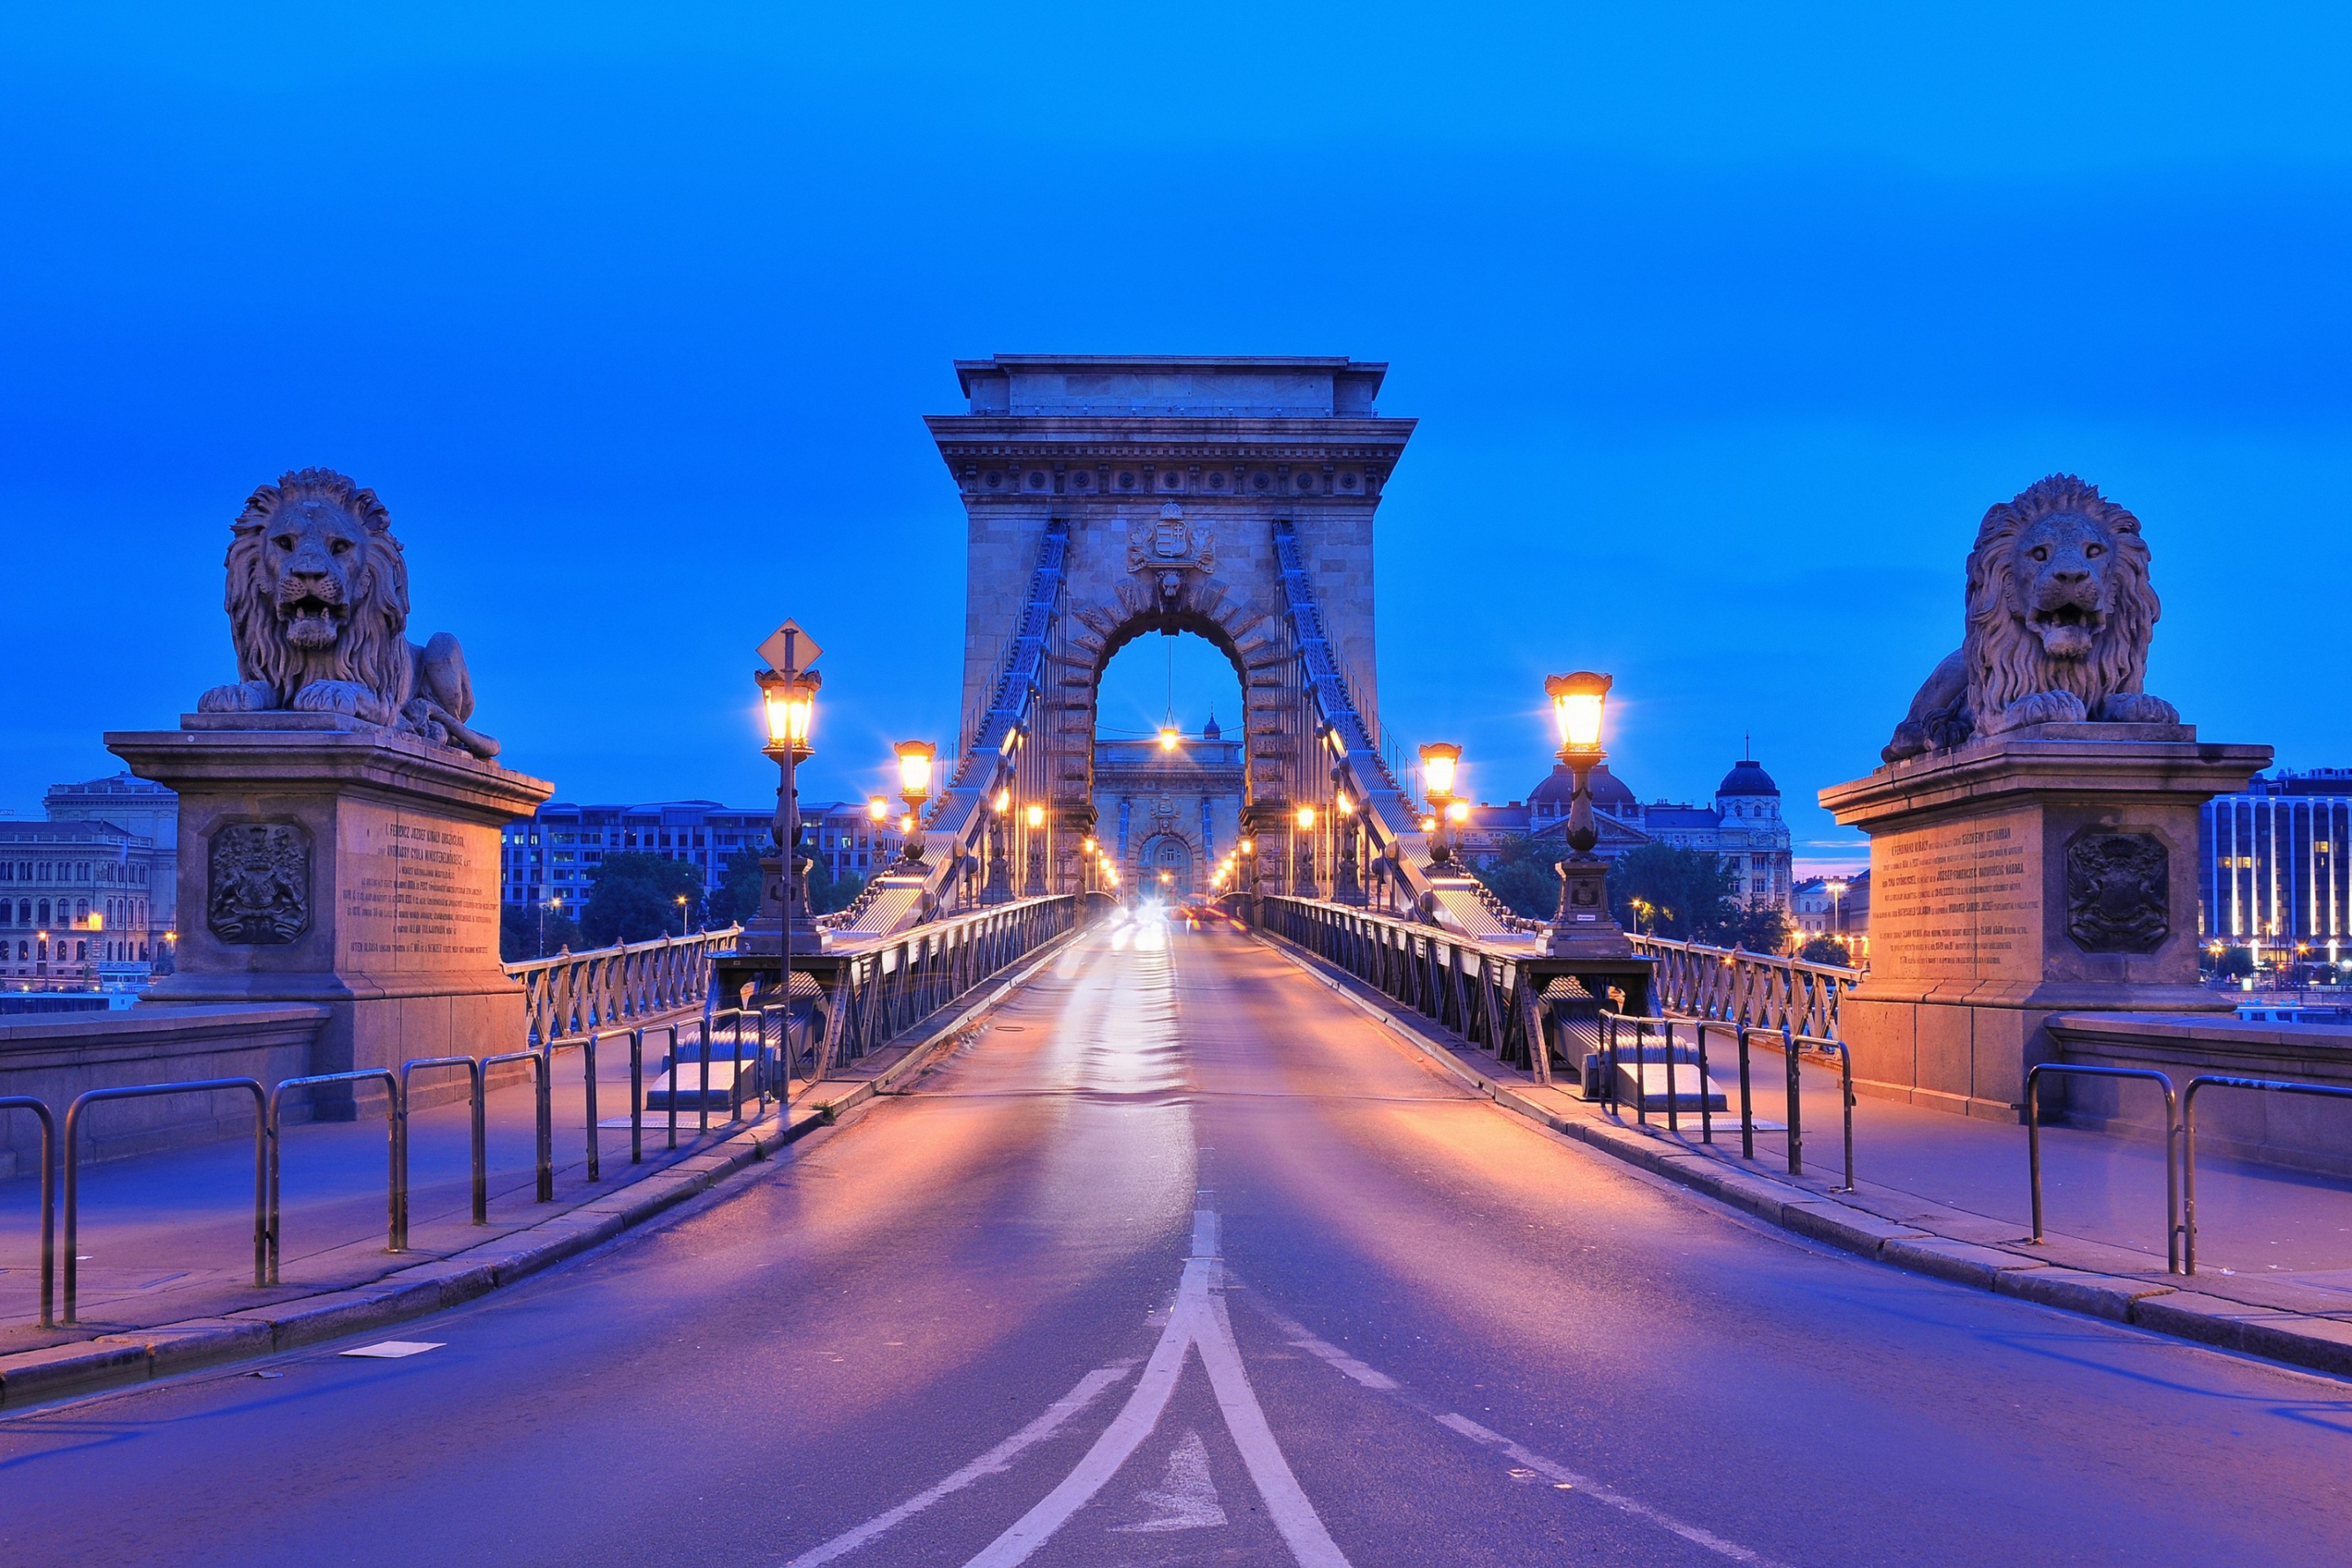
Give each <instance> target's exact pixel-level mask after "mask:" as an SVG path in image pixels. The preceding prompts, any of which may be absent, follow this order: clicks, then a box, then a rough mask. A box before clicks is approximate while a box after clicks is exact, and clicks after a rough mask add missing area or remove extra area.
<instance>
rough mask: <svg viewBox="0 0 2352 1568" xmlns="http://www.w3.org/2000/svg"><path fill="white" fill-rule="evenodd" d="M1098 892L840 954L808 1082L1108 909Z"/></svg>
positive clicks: (1036, 902) (938, 926)
mask: <svg viewBox="0 0 2352 1568" xmlns="http://www.w3.org/2000/svg"><path fill="white" fill-rule="evenodd" d="M1108 904H1109V900H1108V899H1107V898H1105V897H1104V896H1102V895H1100V894H1087V895H1085V896H1079V895H1075V894H1059V895H1055V896H1052V897H1047V898H1042V899H1023V900H1018V901H1016V902H1013V903H1010V904H1000V905H998V906H996V907H994V908H992V909H982V910H978V911H976V912H973V913H971V914H965V915H959V916H954V917H950V918H949V919H945V920H940V921H934V922H932V923H931V924H929V925H924V926H919V927H917V928H915V929H914V930H912V931H907V932H905V933H903V934H900V935H898V936H893V937H890V938H888V939H887V940H885V941H883V942H878V943H876V944H875V945H873V946H871V947H867V948H862V949H859V950H856V951H851V952H843V953H841V954H840V955H839V958H838V961H837V962H838V968H837V970H836V971H835V973H834V975H833V977H832V982H831V984H830V985H829V987H827V1004H828V1005H827V1008H826V1011H827V1013H828V1015H829V1017H828V1018H827V1021H826V1026H825V1027H824V1029H823V1030H822V1031H820V1032H819V1033H820V1038H819V1041H818V1043H817V1045H816V1046H815V1047H814V1060H813V1061H812V1063H811V1071H810V1076H811V1077H812V1078H823V1077H824V1075H825V1073H826V1072H827V1071H828V1070H829V1069H830V1068H833V1067H835V1066H837V1065H841V1064H845V1063H848V1062H854V1061H856V1060H857V1059H858V1058H861V1057H865V1056H868V1055H871V1054H872V1053H873V1052H875V1051H877V1050H879V1049H880V1048H881V1047H884V1046H886V1045H887V1044H889V1043H890V1041H891V1040H892V1039H893V1038H895V1037H898V1035H900V1034H902V1033H904V1032H905V1031H906V1030H907V1029H908V1028H910V1027H912V1026H914V1025H916V1024H918V1023H920V1022H921V1021H922V1020H923V1019H925V1018H928V1017H929V1016H932V1015H933V1014H935V1013H937V1012H939V1011H940V1009H941V1008H943V1007H947V1006H950V1005H952V1004H954V1003H955V1002H957V1001H959V1000H960V999H961V998H962V997H964V996H966V995H969V994H971V992H973V991H975V990H977V989H979V988H980V987H981V986H982V985H984V984H987V983H988V982H989V981H991V980H992V979H994V978H995V977H996V976H998V975H1000V974H1002V973H1004V972H1005V971H1006V970H1008V969H1011V968H1013V966H1014V965H1015V964H1018V963H1021V962H1022V961H1023V960H1024V959H1026V958H1028V957H1029V956H1030V955H1031V954H1033V953H1034V952H1037V951H1038V950H1039V949H1041V948H1043V947H1045V946H1046V945H1047V944H1048V943H1050V942H1054V941H1055V939H1056V938H1058V937H1061V936H1064V935H1066V934H1067V933H1068V932H1070V931H1075V930H1076V929H1077V928H1078V927H1079V926H1080V925H1082V924H1084V923H1086V921H1088V920H1090V919H1092V918H1093V917H1094V916H1095V915H1096V914H1097V913H1099V912H1100V910H1103V909H1104V908H1107V907H1108Z"/></svg>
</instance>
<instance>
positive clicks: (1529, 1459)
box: [1250, 1295, 1785, 1568]
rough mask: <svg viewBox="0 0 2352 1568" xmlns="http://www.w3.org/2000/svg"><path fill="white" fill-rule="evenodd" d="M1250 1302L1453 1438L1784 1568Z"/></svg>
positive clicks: (1719, 1547)
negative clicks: (1445, 1405) (1430, 1397)
mask: <svg viewBox="0 0 2352 1568" xmlns="http://www.w3.org/2000/svg"><path fill="white" fill-rule="evenodd" d="M1250 1304H1251V1305H1252V1306H1254V1307H1255V1308H1256V1309H1257V1310H1258V1312H1259V1313H1260V1315H1262V1316H1263V1317H1264V1318H1265V1320H1266V1321H1268V1322H1270V1323H1272V1324H1273V1325H1274V1326H1275V1327H1276V1329H1278V1330H1279V1331H1281V1332H1282V1335H1283V1337H1284V1338H1286V1339H1287V1340H1288V1341H1289V1342H1290V1343H1291V1345H1292V1346H1293V1347H1294V1348H1296V1349H1298V1350H1303V1351H1305V1352H1307V1354H1309V1355H1311V1356H1314V1357H1315V1358H1316V1359H1317V1360H1318V1361H1321V1362H1324V1363H1327V1364H1328V1365H1329V1366H1331V1367H1332V1368H1334V1369H1335V1370H1337V1371H1339V1372H1340V1373H1345V1374H1346V1375H1347V1376H1349V1377H1351V1378H1353V1379H1355V1380H1356V1381H1357V1382H1358V1383H1360V1384H1363V1385H1364V1386H1365V1387H1366V1388H1370V1389H1374V1390H1377V1391H1378V1392H1380V1393H1382V1394H1387V1395H1388V1396H1389V1397H1390V1398H1391V1399H1394V1400H1396V1401H1397V1402H1398V1403H1400V1404H1402V1405H1405V1406H1407V1407H1408V1408H1410V1409H1412V1410H1414V1411H1417V1412H1419V1413H1420V1414H1422V1415H1426V1416H1428V1417H1429V1418H1430V1419H1431V1420H1432V1421H1434V1422H1436V1423H1437V1424H1438V1425H1439V1426H1443V1427H1444V1428H1445V1429H1446V1430H1447V1431H1449V1432H1451V1433H1453V1434H1454V1436H1459V1437H1467V1438H1468V1439H1469V1440H1470V1441H1471V1442H1473V1443H1475V1444H1477V1445H1479V1446H1480V1447H1486V1448H1492V1449H1494V1450H1495V1451H1496V1453H1498V1454H1501V1455H1504V1456H1505V1457H1507V1458H1510V1459H1513V1460H1515V1461H1517V1463H1519V1464H1521V1465H1524V1466H1526V1467H1527V1468H1528V1469H1531V1470H1534V1471H1535V1472H1537V1473H1538V1475H1541V1476H1544V1477H1547V1478H1549V1479H1550V1480H1552V1481H1553V1482H1555V1483H1556V1484H1558V1485H1560V1486H1564V1487H1567V1488H1570V1489H1572V1490H1574V1491H1575V1492H1577V1493H1579V1494H1580V1495H1581V1496H1584V1497H1589V1498H1591V1500H1593V1501H1595V1502H1597V1503H1600V1504H1601V1505H1603V1506H1604V1507H1608V1508H1613V1509H1615V1510H1617V1511H1618V1512H1620V1513H1625V1514H1631V1515H1633V1517H1634V1518H1636V1519H1640V1520H1645V1521H1648V1522H1650V1523H1652V1524H1654V1525H1656V1526H1657V1527H1658V1528H1659V1529H1661V1530H1664V1531H1668V1532H1669V1533H1671V1534H1675V1535H1679V1536H1681V1537H1682V1538H1683V1539H1684V1540H1685V1541H1687V1542H1690V1543H1691V1544H1693V1545H1694V1546H1702V1547H1705V1548H1706V1550H1707V1551H1709V1552H1714V1553H1716V1554H1717V1556H1719V1557H1727V1558H1729V1559H1730V1560H1731V1561H1732V1562H1734V1563H1750V1564H1753V1565H1754V1568H1785V1565H1784V1564H1782V1563H1779V1562H1778V1561H1776V1560H1775V1559H1773V1558H1769V1557H1767V1556H1765V1555H1764V1554H1763V1553H1762V1552H1757V1551H1753V1550H1751V1549H1750V1548H1748V1547H1745V1546H1742V1545H1740V1544H1739V1543H1738V1542H1736V1541H1726V1540H1725V1539H1724V1538H1723V1537H1721V1536H1720V1535H1717V1534H1716V1533H1714V1532H1713V1531H1708V1530H1703V1529H1701V1528H1700V1527H1699V1526H1697V1525H1696V1524H1687V1523H1685V1522H1684V1521H1681V1520H1679V1519H1676V1518H1675V1517H1674V1515H1672V1514H1669V1513H1662V1512H1660V1511H1659V1510H1656V1509H1654V1508H1652V1507H1651V1506H1650V1505H1649V1504H1648V1503H1645V1502H1643V1500H1641V1499H1639V1498H1636V1497H1628V1496H1627V1495H1626V1494H1625V1493H1623V1492H1621V1491H1619V1490H1618V1489H1616V1488H1614V1487H1612V1486H1609V1485H1606V1484H1605V1483H1603V1482H1601V1481H1597V1480H1595V1479H1592V1478H1591V1477H1590V1476H1587V1475H1584V1474H1581V1473H1580V1472H1579V1471H1576V1470H1571V1469H1570V1468H1568V1467H1567V1466H1566V1465H1563V1464H1560V1463H1559V1461H1557V1460H1555V1459H1548V1458H1545V1457H1544V1456H1542V1455H1541V1454H1538V1453H1537V1452H1535V1451H1534V1450H1533V1449H1531V1448H1528V1447H1524V1446H1522V1445H1521V1444H1518V1443H1515V1442H1513V1441H1512V1440H1511V1439H1510V1438H1508V1437H1506V1436H1503V1435H1502V1434H1501V1433H1499V1432H1496V1431H1493V1430H1491V1429H1489V1428H1487V1427H1485V1426H1480V1425H1478V1423H1476V1422H1475V1421H1473V1420H1471V1419H1470V1417H1468V1416H1467V1415H1462V1414H1461V1413H1460V1412H1458V1411H1453V1410H1440V1409H1439V1408H1438V1407H1437V1406H1436V1405H1433V1404H1431V1403H1430V1402H1429V1401H1427V1400H1425V1399H1423V1398H1422V1397H1421V1396H1420V1395H1419V1394H1415V1393H1413V1392H1412V1390H1411V1389H1408V1388H1406V1387H1405V1386H1404V1384H1401V1383H1399V1382H1398V1381H1397V1380H1396V1379H1394V1378H1392V1377H1391V1376H1389V1375H1388V1374H1387V1373H1383V1372H1379V1371H1376V1370H1375V1369H1373V1368H1371V1367H1369V1366H1366V1365H1365V1364H1364V1363H1362V1362H1360V1361H1358V1360H1357V1359H1356V1358H1355V1357H1354V1356H1351V1355H1349V1353H1348V1352H1346V1351H1343V1350H1341V1349H1340V1348H1339V1346H1337V1345H1335V1344H1332V1343H1330V1342H1328V1341H1325V1340H1321V1339H1318V1338H1317V1337H1316V1336H1315V1334H1314V1333H1313V1332H1312V1331H1309V1330H1308V1329H1307V1326H1306V1325H1305V1324H1303V1323H1298V1322H1296V1321H1292V1320H1291V1319H1289V1318H1287V1317H1286V1316H1284V1315H1283V1314H1282V1313H1281V1312H1279V1311H1277V1310H1275V1309H1274V1308H1273V1307H1271V1306H1268V1305H1267V1304H1266V1303H1265V1301H1263V1300H1258V1299H1257V1298H1256V1297H1255V1295H1253V1297H1252V1298H1251V1303H1250Z"/></svg>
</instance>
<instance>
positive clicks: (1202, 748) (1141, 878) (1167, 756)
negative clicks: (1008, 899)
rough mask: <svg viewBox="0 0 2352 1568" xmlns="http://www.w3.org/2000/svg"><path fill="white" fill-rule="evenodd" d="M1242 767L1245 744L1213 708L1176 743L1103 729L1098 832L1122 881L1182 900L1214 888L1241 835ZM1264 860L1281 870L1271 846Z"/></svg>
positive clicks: (1263, 864)
mask: <svg viewBox="0 0 2352 1568" xmlns="http://www.w3.org/2000/svg"><path fill="white" fill-rule="evenodd" d="M1243 773H1244V762H1243V758H1242V747H1241V742H1239V741H1228V740H1226V739H1225V738H1224V731H1223V729H1222V728H1221V727H1220V726H1219V725H1218V723H1217V719H1216V715H1215V714H1213V713H1212V714H1211V715H1210V716H1209V719H1208V721H1207V722H1206V723H1204V724H1202V726H1201V730H1200V732H1199V733H1198V734H1195V735H1184V734H1181V733H1180V734H1179V736H1178V738H1177V742H1176V744H1175V745H1174V746H1173V747H1170V746H1167V745H1165V744H1163V743H1162V742H1160V740H1159V739H1158V738H1152V739H1147V740H1133V741H1129V740H1106V739H1104V738H1103V737H1101V736H1099V735H1097V737H1096V738H1095V777H1094V792H1095V793H1094V805H1095V837H1096V839H1097V842H1098V843H1100V844H1101V845H1102V847H1104V848H1105V849H1107V850H1108V851H1109V853H1110V854H1111V856H1112V858H1113V860H1114V862H1115V863H1116V864H1117V865H1118V874H1119V881H1120V885H1121V886H1123V887H1128V888H1133V889H1139V890H1144V891H1149V890H1150V889H1153V888H1155V887H1164V888H1166V889H1168V891H1169V892H1170V894H1171V896H1173V897H1177V898H1185V897H1190V896H1192V894H1194V893H1199V892H1205V891H1207V889H1208V882H1209V878H1210V876H1211V875H1212V873H1213V870H1214V868H1215V867H1216V864H1217V862H1218V861H1219V860H1221V859H1223V858H1224V857H1225V855H1226V853H1227V852H1228V851H1229V850H1231V849H1232V848H1233V847H1234V845H1235V844H1236V843H1238V842H1239V841H1240V838H1241V814H1242V789H1243ZM1258 862H1259V869H1260V871H1261V873H1262V874H1263V875H1264V876H1265V877H1267V878H1272V877H1273V876H1274V875H1275V874H1276V870H1277V868H1278V861H1277V860H1276V858H1269V857H1268V856H1267V855H1266V853H1265V851H1260V853H1259V856H1258ZM1017 872H1018V868H1016V874H1017ZM1163 877H1164V878H1165V879H1166V880H1165V881H1164V882H1163V881H1162V880H1161V879H1162V878H1163Z"/></svg>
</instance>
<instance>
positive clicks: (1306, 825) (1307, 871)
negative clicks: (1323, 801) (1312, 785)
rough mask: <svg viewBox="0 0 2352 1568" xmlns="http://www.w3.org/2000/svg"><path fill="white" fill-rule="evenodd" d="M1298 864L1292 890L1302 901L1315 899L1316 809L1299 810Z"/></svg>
mask: <svg viewBox="0 0 2352 1568" xmlns="http://www.w3.org/2000/svg"><path fill="white" fill-rule="evenodd" d="M1297 844H1298V850H1297V866H1296V868H1295V869H1294V874H1293V878H1292V881H1291V888H1290V890H1291V892H1292V893H1293V894H1295V895H1296V896H1297V897H1299V898H1302V899H1311V898H1313V897H1315V808H1314V807H1313V806H1312V805H1302V806H1300V807H1299V808H1298V836H1297Z"/></svg>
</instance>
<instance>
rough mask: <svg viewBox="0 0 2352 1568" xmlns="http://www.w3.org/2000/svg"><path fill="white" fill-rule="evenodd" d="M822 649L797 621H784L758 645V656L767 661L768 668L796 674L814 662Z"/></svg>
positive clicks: (787, 673)
mask: <svg viewBox="0 0 2352 1568" xmlns="http://www.w3.org/2000/svg"><path fill="white" fill-rule="evenodd" d="M823 652H824V649H823V648H821V647H817V646H816V639H815V638H814V637H811V636H809V635H808V633H806V632H804V631H803V630H801V625H800V623H799V622H798V621H786V622H785V623H784V624H783V625H782V626H778V627H777V628H776V629H775V630H774V631H772V632H770V633H769V634H768V640H767V641H765V642H763V643H761V645H760V657H761V658H764V659H766V660H767V661H768V664H769V666H770V668H774V669H780V670H782V672H783V673H784V674H786V675H798V674H799V673H800V672H801V671H803V670H804V669H806V668H808V667H809V666H810V665H813V664H814V663H815V662H816V660H817V655H819V654H821V653H823Z"/></svg>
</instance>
